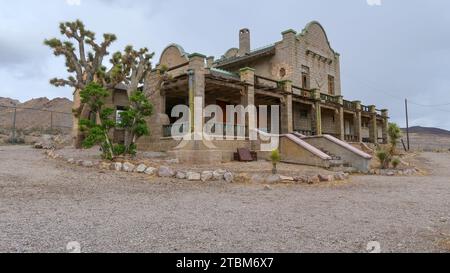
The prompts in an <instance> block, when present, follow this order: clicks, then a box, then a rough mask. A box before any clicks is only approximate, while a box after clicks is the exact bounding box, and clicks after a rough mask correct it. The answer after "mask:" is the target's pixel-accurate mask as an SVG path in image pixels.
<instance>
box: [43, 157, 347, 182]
mask: <svg viewBox="0 0 450 273" xmlns="http://www.w3.org/2000/svg"><path fill="white" fill-rule="evenodd" d="M46 154H47V156H48V157H50V158H53V159H62V160H64V161H66V162H67V163H69V164H73V165H78V166H82V167H85V168H94V167H95V168H99V169H101V170H111V171H117V172H126V173H139V174H145V175H149V176H158V177H161V178H176V179H179V180H187V181H203V182H207V181H226V182H228V183H233V182H236V183H257V184H270V185H272V184H280V183H292V184H316V183H321V182H334V181H343V180H347V179H348V178H349V177H350V175H349V174H348V173H344V172H339V173H336V174H326V175H324V174H317V175H303V176H284V175H261V174H254V175H249V174H247V173H240V174H236V175H235V174H234V173H232V172H230V171H227V170H222V169H217V170H214V171H201V172H200V171H193V170H189V171H185V170H175V169H173V168H171V167H169V166H160V167H158V168H155V167H152V166H146V165H145V164H139V165H135V164H133V163H130V162H123V163H122V162H112V163H109V162H103V161H90V160H75V159H73V158H68V159H65V158H63V157H62V156H60V155H58V154H57V153H55V151H54V150H48V151H46Z"/></svg>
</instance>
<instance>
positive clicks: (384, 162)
mask: <svg viewBox="0 0 450 273" xmlns="http://www.w3.org/2000/svg"><path fill="white" fill-rule="evenodd" d="M377 158H378V160H379V161H380V165H381V168H382V169H387V168H389V162H390V161H391V158H390V156H389V153H388V152H386V151H385V150H379V151H377Z"/></svg>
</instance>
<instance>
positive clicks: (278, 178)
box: [266, 174, 282, 184]
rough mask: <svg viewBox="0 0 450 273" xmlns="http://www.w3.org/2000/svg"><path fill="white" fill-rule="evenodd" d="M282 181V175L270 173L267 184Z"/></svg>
mask: <svg viewBox="0 0 450 273" xmlns="http://www.w3.org/2000/svg"><path fill="white" fill-rule="evenodd" d="M281 181H282V179H281V176H279V175H277V174H273V175H270V176H268V177H267V178H266V183H267V184H277V183H280V182H281Z"/></svg>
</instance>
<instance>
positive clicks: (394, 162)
mask: <svg viewBox="0 0 450 273" xmlns="http://www.w3.org/2000/svg"><path fill="white" fill-rule="evenodd" d="M391 164H392V167H394V169H397V167H398V166H399V165H400V159H399V158H398V157H396V158H394V159H392V162H391Z"/></svg>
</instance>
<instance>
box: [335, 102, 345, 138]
mask: <svg viewBox="0 0 450 273" xmlns="http://www.w3.org/2000/svg"><path fill="white" fill-rule="evenodd" d="M337 98H338V102H339V106H338V110H337V119H335V120H336V122H337V124H336V132H337V135H338V136H339V139H340V140H345V124H344V97H342V96H337Z"/></svg>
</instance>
